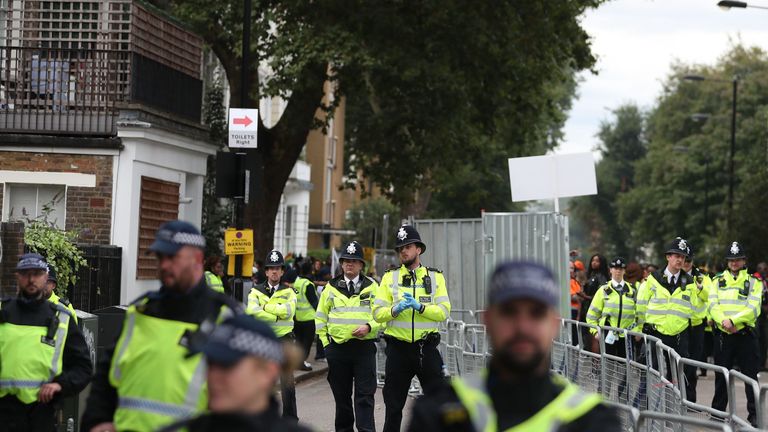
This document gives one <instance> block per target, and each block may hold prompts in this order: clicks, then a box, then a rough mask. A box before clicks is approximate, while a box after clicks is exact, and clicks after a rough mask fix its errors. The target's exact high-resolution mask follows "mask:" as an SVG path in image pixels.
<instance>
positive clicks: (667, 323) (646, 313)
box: [637, 271, 699, 336]
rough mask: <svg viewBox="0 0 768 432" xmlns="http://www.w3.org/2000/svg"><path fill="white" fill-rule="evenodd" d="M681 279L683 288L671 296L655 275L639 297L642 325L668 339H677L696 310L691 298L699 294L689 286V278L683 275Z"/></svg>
mask: <svg viewBox="0 0 768 432" xmlns="http://www.w3.org/2000/svg"><path fill="white" fill-rule="evenodd" d="M680 278H681V281H680V283H681V286H680V287H678V288H676V289H675V290H674V292H673V293H671V294H670V293H669V291H668V290H667V288H666V287H664V286H663V285H661V283H659V281H657V280H656V277H655V276H654V275H650V276H648V280H646V281H645V282H644V283H643V284H642V285H641V286H640V289H639V290H638V294H637V316H638V324H639V325H643V324H649V325H652V326H653V327H654V328H655V329H656V331H658V332H659V333H661V334H664V335H667V336H676V335H678V334H680V333H682V332H683V331H685V329H687V328H688V326H689V324H690V321H691V317H692V315H693V311H694V309H693V304H692V300H691V299H692V298H694V297H695V296H697V295H698V294H699V293H698V290H697V289H691V288H690V287H689V286H688V281H687V278H690V276H688V275H686V274H685V272H682V271H681V272H680ZM682 278H686V280H683V279H682Z"/></svg>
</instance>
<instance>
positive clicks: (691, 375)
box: [684, 323, 706, 403]
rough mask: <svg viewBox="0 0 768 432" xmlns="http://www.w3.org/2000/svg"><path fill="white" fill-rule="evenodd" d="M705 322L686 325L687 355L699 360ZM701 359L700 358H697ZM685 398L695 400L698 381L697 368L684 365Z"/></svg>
mask: <svg viewBox="0 0 768 432" xmlns="http://www.w3.org/2000/svg"><path fill="white" fill-rule="evenodd" d="M705 327H706V324H704V323H701V324H699V325H697V326H691V327H688V354H689V355H688V357H689V358H692V359H694V360H699V359H701V358H702V357H703V356H704V328H705ZM699 361H701V360H699ZM684 371H685V398H686V399H688V400H689V401H690V402H694V403H695V402H696V386H697V384H698V382H699V375H698V373H697V368H695V367H693V366H688V365H686V366H685V369H684Z"/></svg>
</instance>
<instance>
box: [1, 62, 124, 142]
mask: <svg viewBox="0 0 768 432" xmlns="http://www.w3.org/2000/svg"><path fill="white" fill-rule="evenodd" d="M129 54H130V53H128V52H125V51H110V50H73V49H55V50H54V49H47V50H45V49H33V48H21V47H0V65H2V66H1V67H0V130H2V131H4V132H11V133H29V132H34V133H42V134H67V135H97V136H99V135H100V136H112V135H115V134H116V129H115V119H116V117H117V110H116V107H115V106H116V104H117V103H118V102H122V101H125V100H126V96H127V94H128V93H127V89H128V66H129V65H130V63H129Z"/></svg>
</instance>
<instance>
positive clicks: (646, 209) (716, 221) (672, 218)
mask: <svg viewBox="0 0 768 432" xmlns="http://www.w3.org/2000/svg"><path fill="white" fill-rule="evenodd" d="M687 74H695V75H703V76H705V77H711V78H715V79H723V80H726V82H717V81H712V80H709V81H701V82H689V81H684V80H682V79H681V77H682V76H684V75H687ZM734 75H739V76H741V77H743V81H742V84H741V86H740V92H739V106H738V112H737V131H738V133H737V137H736V138H737V150H736V156H737V157H736V161H735V162H736V163H735V168H736V176H735V178H736V194H735V200H734V223H733V224H732V226H731V228H730V232H729V230H728V229H727V224H726V223H725V222H726V216H727V206H726V196H727V185H728V180H729V179H728V155H729V152H730V118H731V117H730V116H731V86H730V83H729V82H728V81H729V80H730V78H731V77H733V76H734ZM767 88H768V55H766V53H765V52H764V51H763V50H761V49H759V48H747V47H744V46H741V45H735V46H733V47H732V48H731V49H730V50H729V51H728V52H727V53H725V54H724V55H723V56H722V57H721V58H720V60H719V61H718V62H717V63H716V64H715V65H713V66H699V65H696V66H692V65H684V64H676V65H673V67H672V72H671V73H670V76H669V78H668V79H667V80H666V82H665V85H664V90H663V93H662V95H661V97H660V98H659V101H658V104H657V106H656V107H655V108H654V109H653V110H652V111H651V113H650V115H649V117H648V130H647V135H648V140H649V147H648V153H647V155H646V157H644V158H643V159H642V160H640V161H639V162H638V163H637V165H636V175H635V183H636V187H635V188H634V189H633V190H631V191H630V192H629V193H627V194H625V195H623V196H622V197H620V203H619V219H620V223H621V226H622V227H623V228H624V229H625V230H627V232H629V233H630V240H631V242H632V243H633V244H638V245H646V246H649V247H650V248H651V249H652V250H653V251H654V253H655V255H656V256H655V258H660V257H661V256H662V255H663V249H662V248H663V247H664V246H665V245H666V244H667V243H668V242H669V241H670V240H671V239H673V238H674V237H675V236H678V235H679V236H683V237H685V238H686V239H688V240H689V241H690V242H691V244H692V245H693V246H694V247H695V249H696V250H697V251H698V253H697V256H698V260H699V261H700V262H707V261H708V262H710V263H712V262H717V261H718V260H719V259H720V258H722V257H723V255H724V253H725V249H726V246H727V245H728V244H730V242H731V241H734V240H739V241H741V242H745V243H747V244H748V245H749V250H748V252H749V254H750V261H751V262H753V263H755V262H757V261H758V260H763V259H765V258H766V257H768V245H765V244H764V242H762V241H760V240H759V239H760V237H758V235H759V234H760V233H764V232H765V228H764V221H763V218H764V216H763V215H764V213H761V211H762V210H763V208H764V207H765V203H763V202H762V201H763V200H762V199H761V198H762V195H764V190H765V189H764V188H765V187H766V186H768V185H766V180H765V178H766V175H765V167H766V163H768V160H766V156H767V155H766V148H765V142H766V140H767V139H768V131H767V130H766V127H765V125H766V124H767V123H768V108H766V107H767V106H768V92H766V89H767ZM694 113H705V114H708V115H709V118H708V119H707V120H705V121H701V120H698V121H697V120H695V119H694V118H692V116H691V115H692V114H694ZM761 191H762V192H761Z"/></svg>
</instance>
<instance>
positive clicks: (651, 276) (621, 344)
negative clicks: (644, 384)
mask: <svg viewBox="0 0 768 432" xmlns="http://www.w3.org/2000/svg"><path fill="white" fill-rule="evenodd" d="M725 249H726V250H725V261H726V265H725V266H724V268H723V270H722V271H709V270H708V269H707V268H703V267H702V268H700V267H697V266H696V263H695V259H696V257H695V253H694V249H693V247H692V245H691V244H690V243H689V242H687V241H686V240H685V239H682V238H680V237H678V238H676V239H675V240H673V241H672V242H671V243H670V244H669V246H668V247H667V249H666V253H665V259H666V263H665V265H660V266H657V265H654V264H645V265H641V264H639V263H636V262H627V261H626V260H625V259H624V258H622V257H615V258H613V259H612V260H611V261H610V262H609V261H608V260H606V258H605V257H603V256H602V255H599V254H596V255H593V256H592V257H591V258H590V259H589V261H588V266H585V265H584V264H583V263H582V262H581V261H579V260H573V261H571V263H570V271H571V282H570V295H571V318H572V319H575V320H579V321H581V322H585V323H587V324H590V325H592V326H609V327H614V328H621V329H627V330H631V331H634V332H638V333H644V334H648V335H651V336H654V337H656V338H658V339H659V340H661V341H662V343H664V344H665V345H666V346H668V347H670V348H672V349H674V350H675V351H676V352H677V353H678V354H679V355H680V356H682V357H687V358H691V359H694V360H698V361H702V362H709V363H714V364H716V365H719V366H724V367H726V368H727V369H731V368H733V367H738V368H739V369H740V370H741V372H742V373H744V374H745V375H747V376H749V377H751V378H754V379H757V373H758V372H759V371H760V370H765V367H766V364H765V361H766V353H767V352H768V343H767V342H766V341H768V328H766V322H767V321H766V313H765V312H767V310H766V309H768V304H767V303H766V301H767V300H768V296H766V291H768V278H767V276H768V264H766V263H764V262H761V263H759V264H757V265H756V266H754V268H753V270H752V271H749V270H748V266H747V254H746V251H745V250H744V248H743V247H742V245H741V244H739V243H738V242H732V243H730V244H729V245H727V247H726V248H725ZM580 328H581V332H580V333H581V334H578V332H577V330H576V327H575V326H574V327H573V333H572V335H571V338H572V341H573V342H574V343H579V342H580V343H582V344H583V346H584V347H585V348H586V349H590V350H591V351H593V352H600V347H599V343H600V342H599V339H600V338H603V341H602V342H603V344H604V347H605V352H606V353H607V354H611V355H615V356H618V357H622V358H633V359H637V360H638V361H646V359H645V358H644V353H645V350H644V349H642V347H641V345H640V344H639V342H640V341H641V340H642V337H641V336H640V335H636V337H635V338H634V339H635V340H634V341H630V343H625V341H624V340H623V339H622V338H623V332H615V331H612V330H609V331H602V332H598V331H597V329H596V328H595V327H589V326H581V327H580ZM627 347H629V348H630V349H629V351H628V350H627ZM647 361H651V362H654V365H655V362H656V361H657V360H656V358H655V357H654V358H651V359H648V360H647ZM684 372H685V373H684V375H685V376H684V377H683V379H684V380H685V389H686V392H685V393H686V398H687V399H688V400H689V401H691V402H697V391H696V390H697V382H698V377H699V376H706V373H707V371H706V370H705V369H701V370H700V371H698V372H697V370H696V368H694V367H691V366H686V368H685V370H684ZM746 396H747V409H748V413H749V417H748V420H749V421H750V422H751V423H752V424H753V425H755V424H756V415H757V414H756V407H755V401H754V395H753V394H752V393H751V392H750V391H747V392H746ZM711 404H712V408H714V409H716V410H719V411H725V409H726V407H727V404H728V395H727V385H726V382H725V378H724V377H723V376H722V375H721V374H716V376H715V395H714V398H713V400H712V402H711Z"/></svg>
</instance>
